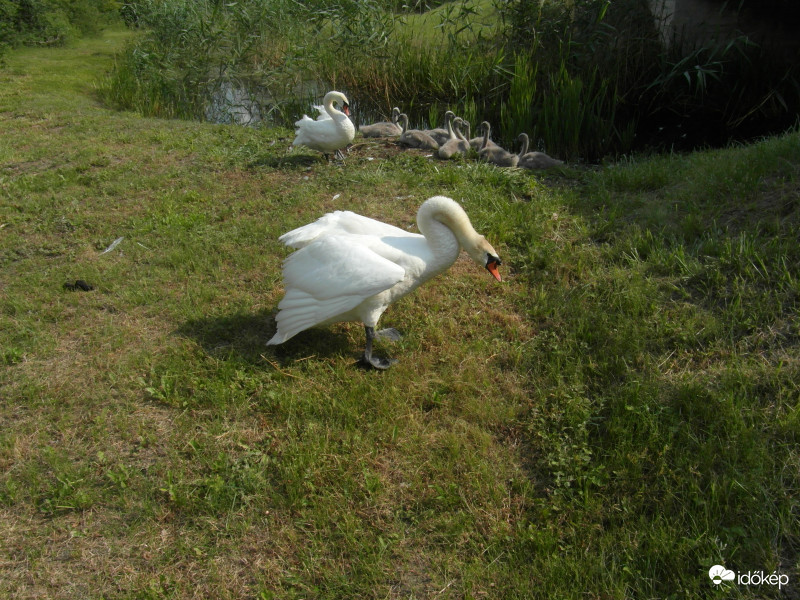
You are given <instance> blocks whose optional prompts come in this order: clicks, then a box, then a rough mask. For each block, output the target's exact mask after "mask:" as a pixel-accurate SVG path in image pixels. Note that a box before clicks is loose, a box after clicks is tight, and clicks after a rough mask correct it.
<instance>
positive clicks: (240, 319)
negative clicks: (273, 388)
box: [177, 309, 358, 365]
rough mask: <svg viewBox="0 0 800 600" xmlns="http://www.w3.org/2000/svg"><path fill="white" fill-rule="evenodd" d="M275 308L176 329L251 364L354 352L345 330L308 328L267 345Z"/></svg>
mask: <svg viewBox="0 0 800 600" xmlns="http://www.w3.org/2000/svg"><path fill="white" fill-rule="evenodd" d="M275 330H276V326H275V311H274V310H267V309H263V310H260V311H258V312H256V313H244V312H240V313H234V314H229V315H219V316H210V317H201V318H198V319H190V320H188V321H186V322H185V323H183V324H182V325H181V326H180V327H178V329H177V333H178V334H179V335H182V336H184V337H186V338H189V339H193V340H195V341H196V342H197V343H198V344H200V346H201V347H202V348H203V350H205V352H207V353H208V354H209V355H210V356H217V357H231V356H234V357H236V358H237V359H238V360H241V361H243V362H245V363H249V364H263V363H264V361H265V360H266V361H268V362H275V363H277V364H279V365H288V364H291V363H293V362H295V361H297V360H301V359H305V358H309V357H311V356H317V357H330V356H337V355H347V354H351V355H353V357H354V359H355V358H357V357H358V356H357V350H358V349H357V348H354V347H353V345H352V343H351V342H350V340H349V339H348V336H347V335H346V334H345V333H344V332H339V333H335V332H332V331H330V330H328V329H309V330H307V331H303V332H301V333H299V334H297V335H296V336H295V337H293V338H292V339H291V340H288V341H287V342H284V343H283V344H280V345H278V346H267V345H266V344H267V341H268V340H269V339H270V338H271V337H272V336H273V335H274V334H275Z"/></svg>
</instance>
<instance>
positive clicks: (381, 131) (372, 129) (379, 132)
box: [358, 106, 403, 137]
mask: <svg viewBox="0 0 800 600" xmlns="http://www.w3.org/2000/svg"><path fill="white" fill-rule="evenodd" d="M399 118H400V109H399V108H398V107H396V106H395V107H394V108H393V109H392V120H391V122H389V121H381V122H379V123H373V124H372V125H362V126H361V127H359V128H358V130H359V131H360V132H361V135H363V136H364V137H394V136H397V135H400V134H401V133H403V126H402V125H400V124H398V123H397V120H398V119H399Z"/></svg>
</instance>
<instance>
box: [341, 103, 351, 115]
mask: <svg viewBox="0 0 800 600" xmlns="http://www.w3.org/2000/svg"><path fill="white" fill-rule="evenodd" d="M342 112H343V113H344V114H346V115H347V116H348V117H349V116H350V106H349V105H347V104H344V105H343V106H342Z"/></svg>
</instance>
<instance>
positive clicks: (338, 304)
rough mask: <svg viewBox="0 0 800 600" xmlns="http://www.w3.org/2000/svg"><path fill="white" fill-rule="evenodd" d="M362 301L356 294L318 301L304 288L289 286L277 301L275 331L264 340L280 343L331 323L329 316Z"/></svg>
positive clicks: (346, 309) (347, 309)
mask: <svg viewBox="0 0 800 600" xmlns="http://www.w3.org/2000/svg"><path fill="white" fill-rule="evenodd" d="M361 301H362V298H361V297H359V296H341V297H336V298H330V299H327V300H320V299H318V298H314V297H313V296H312V295H310V294H308V293H306V292H304V291H303V290H299V289H290V290H288V291H287V292H286V296H284V298H283V300H281V301H280V304H278V308H279V309H280V311H279V312H278V314H277V316H276V317H275V322H276V323H277V324H278V331H277V332H276V333H275V335H274V336H272V339H270V340H269V341H268V342H267V346H274V345H276V344H282V343H283V342H285V341H286V340H288V339H290V338H293V337H294V336H296V335H297V334H298V333H300V332H301V331H305V330H306V329H310V328H311V327H314V326H315V325H320V324H323V323H325V322H330V320H331V319H335V317H337V316H339V315H342V314H344V313H346V312H347V311H349V310H351V309H353V308H355V307H356V306H358V304H359V303H360V302H361Z"/></svg>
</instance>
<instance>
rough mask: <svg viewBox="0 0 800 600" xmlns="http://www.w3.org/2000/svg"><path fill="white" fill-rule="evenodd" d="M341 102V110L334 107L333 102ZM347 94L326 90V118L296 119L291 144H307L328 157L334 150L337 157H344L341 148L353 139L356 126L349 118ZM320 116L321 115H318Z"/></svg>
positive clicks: (304, 116)
mask: <svg viewBox="0 0 800 600" xmlns="http://www.w3.org/2000/svg"><path fill="white" fill-rule="evenodd" d="M336 101H339V102H341V103H342V110H337V109H336V108H334V106H333V103H334V102H336ZM348 104H349V103H348V102H347V96H345V95H344V94H342V93H341V92H328V93H327V94H325V99H324V100H323V108H324V109H325V113H326V114H327V115H328V116H329V117H330V118H328V119H322V118H318V119H317V120H314V119H312V118H311V117H309V116H308V115H303V118H302V119H300V120H299V121H297V122H296V123H295V124H294V126H295V127H296V128H297V130H296V131H295V134H296V135H295V138H294V141H293V142H292V146H307V147H309V148H311V149H312V150H319V151H320V152H322V153H323V154H324V155H325V158H328V154H329V153H330V152H335V153H336V156H337V158H342V159H343V158H344V156H343V155H342V148H344V147H346V146H347V144H349V143H350V142H352V141H353V138H354V137H355V135H356V128H355V127H354V126H353V122H352V121H351V120H350V117H349V115H350V110H349V108H348ZM320 117H321V115H320Z"/></svg>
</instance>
